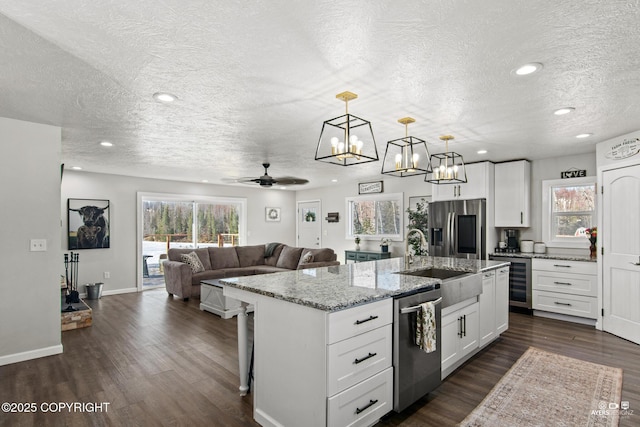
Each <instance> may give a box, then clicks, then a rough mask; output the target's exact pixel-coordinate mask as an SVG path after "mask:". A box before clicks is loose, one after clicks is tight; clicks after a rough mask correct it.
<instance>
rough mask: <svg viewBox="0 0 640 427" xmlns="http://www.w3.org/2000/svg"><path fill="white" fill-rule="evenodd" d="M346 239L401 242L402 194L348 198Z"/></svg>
mask: <svg viewBox="0 0 640 427" xmlns="http://www.w3.org/2000/svg"><path fill="white" fill-rule="evenodd" d="M346 202H347V208H346V211H347V214H348V216H349V217H348V219H347V225H346V226H347V233H346V234H347V238H355V236H359V237H360V238H361V239H363V240H376V239H380V238H382V237H388V238H390V239H392V240H402V229H403V217H404V215H403V213H404V208H403V196H402V193H393V194H378V195H366V196H356V197H348V198H347V199H346Z"/></svg>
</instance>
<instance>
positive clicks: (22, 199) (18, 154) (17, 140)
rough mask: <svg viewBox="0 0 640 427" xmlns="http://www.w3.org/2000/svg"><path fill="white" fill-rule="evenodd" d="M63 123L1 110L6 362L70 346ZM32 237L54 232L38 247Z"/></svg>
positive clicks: (0, 352)
mask: <svg viewBox="0 0 640 427" xmlns="http://www.w3.org/2000/svg"><path fill="white" fill-rule="evenodd" d="M60 135H61V132H60V128H59V127H54V126H46V125H40V124H35V123H28V122H22V121H17V120H12V119H6V118H0V146H1V147H2V151H3V152H2V156H0V183H1V184H0V198H1V200H2V209H0V224H1V225H2V228H1V230H2V233H1V236H2V238H1V239H0V292H1V294H2V297H1V298H0V365H5V364H9V363H14V362H19V361H22V360H28V359H33V358H36V357H42V356H47V355H51V354H56V353H60V352H62V344H61V338H60V266H61V265H62V264H63V263H62V251H61V242H60V157H61V154H60V153H61V142H60V141H61V139H60ZM30 239H46V242H47V251H46V252H31V251H30V250H29V240H30Z"/></svg>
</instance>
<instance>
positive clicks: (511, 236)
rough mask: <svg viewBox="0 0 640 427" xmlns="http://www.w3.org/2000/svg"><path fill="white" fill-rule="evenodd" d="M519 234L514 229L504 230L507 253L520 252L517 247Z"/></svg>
mask: <svg viewBox="0 0 640 427" xmlns="http://www.w3.org/2000/svg"><path fill="white" fill-rule="evenodd" d="M519 234H520V232H519V231H518V230H514V229H506V230H504V237H505V241H506V242H507V250H506V251H507V252H512V253H513V252H518V251H519V250H520V247H519V243H518V241H519V239H518V236H519Z"/></svg>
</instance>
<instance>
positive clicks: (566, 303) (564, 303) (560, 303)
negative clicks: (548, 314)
mask: <svg viewBox="0 0 640 427" xmlns="http://www.w3.org/2000/svg"><path fill="white" fill-rule="evenodd" d="M553 303H554V304H558V305H566V306H567V307H571V304H569V303H568V302H558V301H554V302H553Z"/></svg>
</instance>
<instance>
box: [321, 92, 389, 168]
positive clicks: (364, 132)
mask: <svg viewBox="0 0 640 427" xmlns="http://www.w3.org/2000/svg"><path fill="white" fill-rule="evenodd" d="M357 97H358V95H356V94H355V93H352V92H342V93H339V94H337V95H336V98H338V99H341V100H343V101H344V102H345V106H346V107H345V108H346V114H344V115H342V116H339V117H335V118H333V119H331V120H326V121H325V122H324V123H323V124H322V130H321V131H320V138H319V139H318V146H317V148H316V157H315V159H316V160H318V161H321V162H326V163H332V164H335V165H340V166H351V165H355V164H361V163H369V162H376V161H378V160H379V157H378V148H377V147H376V140H375V137H374V136H373V129H372V128H371V122H369V121H367V120H364V119H362V118H360V117H357V116H354V115H353V114H349V101H350V100H353V99H356V98H357Z"/></svg>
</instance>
